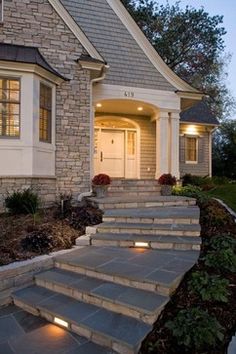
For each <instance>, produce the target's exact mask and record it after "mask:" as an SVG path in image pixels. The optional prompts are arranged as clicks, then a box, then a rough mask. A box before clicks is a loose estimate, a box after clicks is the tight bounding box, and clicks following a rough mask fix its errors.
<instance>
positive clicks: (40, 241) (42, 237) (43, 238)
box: [21, 229, 54, 254]
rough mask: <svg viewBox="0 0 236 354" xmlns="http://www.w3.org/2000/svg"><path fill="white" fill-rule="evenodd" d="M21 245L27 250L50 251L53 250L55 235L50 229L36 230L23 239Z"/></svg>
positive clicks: (41, 252)
mask: <svg viewBox="0 0 236 354" xmlns="http://www.w3.org/2000/svg"><path fill="white" fill-rule="evenodd" d="M21 246H22V248H23V249H24V250H25V251H29V252H35V253H39V254H43V253H48V252H50V251H52V250H53V246H54V242H53V236H52V235H51V232H50V230H47V229H44V230H36V231H33V232H31V233H29V234H28V235H27V236H26V237H25V238H23V239H22V240H21Z"/></svg>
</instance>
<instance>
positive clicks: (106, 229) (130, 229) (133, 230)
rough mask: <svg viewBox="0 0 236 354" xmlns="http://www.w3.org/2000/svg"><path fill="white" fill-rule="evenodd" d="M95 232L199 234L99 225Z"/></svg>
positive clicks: (161, 234)
mask: <svg viewBox="0 0 236 354" xmlns="http://www.w3.org/2000/svg"><path fill="white" fill-rule="evenodd" d="M97 233H113V234H118V233H120V234H138V235H143V234H146V235H157V236H187V237H197V236H200V231H175V230H171V229H170V230H159V229H155V230H150V229H148V228H147V229H132V228H113V227H111V228H108V227H102V226H99V227H98V228H97Z"/></svg>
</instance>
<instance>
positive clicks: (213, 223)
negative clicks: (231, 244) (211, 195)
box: [201, 200, 231, 228]
mask: <svg viewBox="0 0 236 354" xmlns="http://www.w3.org/2000/svg"><path fill="white" fill-rule="evenodd" d="M201 218H202V223H204V224H205V225H206V226H207V227H208V228H212V227H215V228H219V227H225V225H227V224H228V225H229V224H230V223H231V216H230V214H229V213H228V212H227V211H226V210H225V209H224V208H223V207H221V206H219V203H218V202H217V201H215V200H210V201H208V203H207V205H204V213H202V216H201Z"/></svg>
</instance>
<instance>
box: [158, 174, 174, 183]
mask: <svg viewBox="0 0 236 354" xmlns="http://www.w3.org/2000/svg"><path fill="white" fill-rule="evenodd" d="M158 183H159V184H161V185H167V186H175V185H176V178H175V177H174V176H172V175H171V174H170V173H164V174H163V175H161V177H159V179H158Z"/></svg>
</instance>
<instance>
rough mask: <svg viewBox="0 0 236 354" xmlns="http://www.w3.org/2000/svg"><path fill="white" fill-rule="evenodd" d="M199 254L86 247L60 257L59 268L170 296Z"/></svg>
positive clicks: (57, 259)
mask: <svg viewBox="0 0 236 354" xmlns="http://www.w3.org/2000/svg"><path fill="white" fill-rule="evenodd" d="M198 256H199V251H174V250H149V249H148V250H147V249H137V248H126V249H124V248H118V247H95V246H94V247H85V248H83V249H80V250H76V251H73V252H71V253H70V255H69V256H67V255H64V256H59V257H57V258H56V262H55V265H56V267H57V268H60V269H64V270H68V271H72V272H76V273H78V274H82V275H86V276H89V277H94V278H97V279H102V280H105V281H109V282H114V283H116V284H121V285H127V286H130V287H135V288H138V289H143V290H148V291H154V292H157V293H158V294H159V295H164V296H169V295H170V294H171V293H172V292H173V291H174V290H175V289H176V286H178V284H179V282H180V281H181V279H182V277H183V276H184V274H185V272H186V271H188V270H189V269H190V268H191V267H192V266H193V265H194V264H195V262H196V260H197V259H198Z"/></svg>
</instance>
